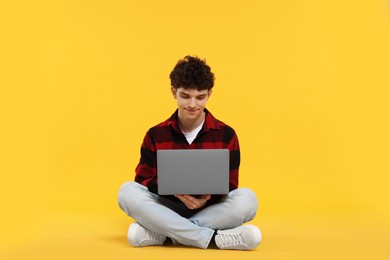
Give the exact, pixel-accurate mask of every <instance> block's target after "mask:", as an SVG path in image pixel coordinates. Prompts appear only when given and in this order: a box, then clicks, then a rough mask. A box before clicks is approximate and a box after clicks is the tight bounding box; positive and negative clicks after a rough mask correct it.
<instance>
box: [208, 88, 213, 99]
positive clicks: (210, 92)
mask: <svg viewBox="0 0 390 260" xmlns="http://www.w3.org/2000/svg"><path fill="white" fill-rule="evenodd" d="M212 93H213V89H210V90H209V93H208V95H209V98H210V96H211V94H212Z"/></svg>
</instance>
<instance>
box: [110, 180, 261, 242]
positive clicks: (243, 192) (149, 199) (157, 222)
mask: <svg viewBox="0 0 390 260" xmlns="http://www.w3.org/2000/svg"><path fill="white" fill-rule="evenodd" d="M118 204H119V207H120V208H121V209H122V210H123V211H124V212H126V214H127V215H129V216H130V217H132V218H133V219H135V220H136V221H137V222H138V223H139V224H141V225H142V226H144V227H145V228H147V229H148V230H150V231H153V232H155V233H158V234H161V235H164V236H166V237H169V238H171V239H172V241H174V243H180V244H183V245H187V246H193V247H199V248H204V249H206V248H207V247H208V245H209V243H210V241H211V239H212V237H213V234H214V231H215V230H224V229H231V228H235V227H238V226H240V225H242V224H243V223H245V222H248V221H250V220H252V219H253V218H254V217H255V215H256V211H257V207H258V202H257V198H256V195H255V193H254V192H253V191H252V190H250V189H247V188H241V189H236V190H233V191H231V192H229V193H228V194H227V195H226V196H225V197H224V198H223V199H222V200H221V201H220V202H218V203H217V204H214V205H211V206H208V207H206V208H204V209H201V210H200V211H197V212H196V213H195V214H194V215H192V216H190V217H185V215H186V214H185V212H189V211H190V210H188V209H187V208H186V207H185V205H184V204H182V203H177V202H174V201H171V200H169V199H166V198H164V197H161V196H159V195H157V194H154V193H152V192H150V191H149V190H148V188H147V187H145V186H143V185H141V184H139V183H137V182H126V183H124V184H123V185H122V186H121V188H120V190H119V195H118ZM183 212H184V213H183ZM183 216H184V217H183Z"/></svg>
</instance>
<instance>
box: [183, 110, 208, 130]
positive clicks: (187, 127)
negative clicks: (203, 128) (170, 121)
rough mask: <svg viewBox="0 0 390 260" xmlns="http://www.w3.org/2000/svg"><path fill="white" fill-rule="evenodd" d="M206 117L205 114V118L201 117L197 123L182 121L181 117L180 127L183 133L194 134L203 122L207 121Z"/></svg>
mask: <svg viewBox="0 0 390 260" xmlns="http://www.w3.org/2000/svg"><path fill="white" fill-rule="evenodd" d="M205 116H206V113H204V112H203V116H201V117H200V118H199V119H197V120H196V121H190V120H188V121H186V120H183V119H181V118H180V116H179V127H180V129H181V131H182V132H183V133H190V132H192V131H193V130H195V128H197V127H198V126H199V125H200V124H202V123H203V121H204V120H205Z"/></svg>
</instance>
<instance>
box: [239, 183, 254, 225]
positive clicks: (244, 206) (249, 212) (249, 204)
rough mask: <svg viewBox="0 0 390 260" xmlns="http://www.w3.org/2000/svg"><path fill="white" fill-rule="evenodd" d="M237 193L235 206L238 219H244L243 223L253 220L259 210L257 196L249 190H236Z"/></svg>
mask: <svg viewBox="0 0 390 260" xmlns="http://www.w3.org/2000/svg"><path fill="white" fill-rule="evenodd" d="M233 192H234V191H233ZM235 193H236V194H235V197H236V198H237V201H236V203H235V205H234V207H235V210H234V212H235V213H236V217H237V218H239V219H242V220H243V222H247V221H250V220H252V219H253V218H254V217H255V215H256V212H257V209H258V200H257V197H256V194H255V193H254V192H253V191H252V190H251V189H248V188H240V189H237V190H235Z"/></svg>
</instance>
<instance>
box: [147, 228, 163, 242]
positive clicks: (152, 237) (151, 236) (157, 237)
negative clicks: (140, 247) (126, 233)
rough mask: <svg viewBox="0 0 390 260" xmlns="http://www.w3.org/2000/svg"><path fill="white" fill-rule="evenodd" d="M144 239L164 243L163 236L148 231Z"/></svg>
mask: <svg viewBox="0 0 390 260" xmlns="http://www.w3.org/2000/svg"><path fill="white" fill-rule="evenodd" d="M145 239H146V240H157V241H160V242H164V236H163V235H160V234H157V233H154V232H152V231H150V230H148V232H146V237H145Z"/></svg>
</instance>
